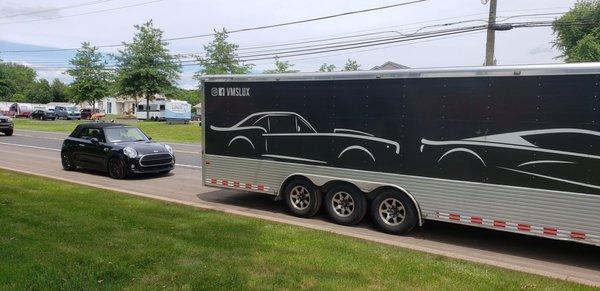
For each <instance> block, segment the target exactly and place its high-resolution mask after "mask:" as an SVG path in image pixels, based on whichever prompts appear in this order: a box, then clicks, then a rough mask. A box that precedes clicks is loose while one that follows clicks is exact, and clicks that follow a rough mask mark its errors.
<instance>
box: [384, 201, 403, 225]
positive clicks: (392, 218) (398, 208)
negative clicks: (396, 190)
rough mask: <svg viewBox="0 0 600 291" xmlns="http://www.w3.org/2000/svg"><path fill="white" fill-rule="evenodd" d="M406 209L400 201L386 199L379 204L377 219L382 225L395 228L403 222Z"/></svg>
mask: <svg viewBox="0 0 600 291" xmlns="http://www.w3.org/2000/svg"><path fill="white" fill-rule="evenodd" d="M405 216H406V209H404V205H403V204H402V202H400V200H398V199H395V198H387V199H385V200H383V201H382V202H381V204H379V217H380V218H381V219H382V220H383V222H384V223H386V224H388V225H391V226H397V225H400V224H401V223H402V222H403V221H404V217H405Z"/></svg>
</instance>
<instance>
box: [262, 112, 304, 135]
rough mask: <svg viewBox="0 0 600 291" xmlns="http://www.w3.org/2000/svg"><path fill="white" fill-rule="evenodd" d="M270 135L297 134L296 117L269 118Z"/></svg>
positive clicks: (280, 116)
mask: <svg viewBox="0 0 600 291" xmlns="http://www.w3.org/2000/svg"><path fill="white" fill-rule="evenodd" d="M269 123H270V127H271V130H270V133H297V132H298V129H297V126H296V116H291V115H275V116H269Z"/></svg>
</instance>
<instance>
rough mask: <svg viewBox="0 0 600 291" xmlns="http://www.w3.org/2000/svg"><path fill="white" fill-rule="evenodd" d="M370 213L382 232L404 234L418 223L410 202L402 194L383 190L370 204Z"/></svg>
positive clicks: (416, 213)
mask: <svg viewBox="0 0 600 291" xmlns="http://www.w3.org/2000/svg"><path fill="white" fill-rule="evenodd" d="M370 213H371V217H372V219H373V221H374V222H375V225H376V226H377V227H378V228H379V229H381V230H382V231H384V232H387V233H391V234H406V233H408V232H410V231H411V230H413V228H415V226H417V224H418V222H419V217H418V212H417V209H416V207H415V205H414V204H413V202H412V200H411V199H410V198H409V197H408V196H407V195H406V194H404V193H400V192H398V191H393V190H385V191H383V192H381V193H379V194H378V195H377V196H376V197H375V199H373V201H372V202H371V207H370Z"/></svg>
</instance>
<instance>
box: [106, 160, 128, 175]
mask: <svg viewBox="0 0 600 291" xmlns="http://www.w3.org/2000/svg"><path fill="white" fill-rule="evenodd" d="M108 175H110V177H111V178H113V179H123V178H125V177H127V172H126V170H125V163H123V160H121V159H119V158H111V159H110V160H108Z"/></svg>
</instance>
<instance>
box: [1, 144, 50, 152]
mask: <svg viewBox="0 0 600 291" xmlns="http://www.w3.org/2000/svg"><path fill="white" fill-rule="evenodd" d="M0 145H10V146H17V147H24V148H32V149H38V150H47V151H55V152H60V150H59V149H53V148H46V147H37V146H32V145H24V144H18V143H8V142H0Z"/></svg>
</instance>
